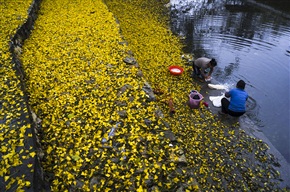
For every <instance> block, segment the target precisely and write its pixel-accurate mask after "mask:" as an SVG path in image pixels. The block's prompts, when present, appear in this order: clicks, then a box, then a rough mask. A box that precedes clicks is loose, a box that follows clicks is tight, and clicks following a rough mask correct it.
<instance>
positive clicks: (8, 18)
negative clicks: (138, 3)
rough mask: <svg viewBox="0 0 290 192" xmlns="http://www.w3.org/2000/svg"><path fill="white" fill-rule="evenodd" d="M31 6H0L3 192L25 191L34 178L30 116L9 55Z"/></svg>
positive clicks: (12, 3)
mask: <svg viewBox="0 0 290 192" xmlns="http://www.w3.org/2000/svg"><path fill="white" fill-rule="evenodd" d="M30 4H31V0H23V1H1V3H0V10H1V14H0V31H1V35H0V85H1V88H0V98H1V99H0V191H7V190H10V191H25V189H28V188H29V187H30V186H31V181H32V178H33V164H32V163H30V161H31V159H32V158H33V157H34V156H35V152H34V151H33V150H34V149H33V147H32V145H31V144H32V143H31V142H32V132H31V129H30V121H29V115H28V111H27V108H26V103H25V100H24V93H23V91H22V89H21V85H20V81H19V78H18V77H17V75H16V71H15V70H14V67H13V64H12V63H11V61H12V57H11V54H10V52H9V42H10V39H11V38H12V36H13V35H14V34H15V32H16V30H17V28H18V27H19V26H20V25H21V24H22V23H23V22H24V21H25V20H26V18H27V10H28V8H29V6H30ZM24 162H25V163H24ZM23 170H25V172H23ZM27 173H28V174H27Z"/></svg>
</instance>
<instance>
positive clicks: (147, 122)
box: [144, 119, 152, 127]
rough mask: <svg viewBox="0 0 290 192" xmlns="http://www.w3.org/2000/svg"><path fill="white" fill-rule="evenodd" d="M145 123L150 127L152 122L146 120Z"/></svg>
mask: <svg viewBox="0 0 290 192" xmlns="http://www.w3.org/2000/svg"><path fill="white" fill-rule="evenodd" d="M144 123H145V124H146V125H147V126H148V127H150V125H151V123H152V121H151V120H149V119H144Z"/></svg>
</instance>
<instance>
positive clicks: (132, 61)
mask: <svg viewBox="0 0 290 192" xmlns="http://www.w3.org/2000/svg"><path fill="white" fill-rule="evenodd" d="M123 61H124V62H125V63H126V64H129V65H135V64H137V61H136V59H135V58H134V57H126V58H125V59H124V60H123Z"/></svg>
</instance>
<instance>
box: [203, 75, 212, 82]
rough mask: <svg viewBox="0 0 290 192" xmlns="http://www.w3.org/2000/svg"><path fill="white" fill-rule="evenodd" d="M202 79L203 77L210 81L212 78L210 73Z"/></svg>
mask: <svg viewBox="0 0 290 192" xmlns="http://www.w3.org/2000/svg"><path fill="white" fill-rule="evenodd" d="M204 79H205V81H210V80H211V79H212V78H211V76H210V75H208V76H206V77H205V78H204Z"/></svg>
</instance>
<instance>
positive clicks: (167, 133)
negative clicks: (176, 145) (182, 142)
mask: <svg viewBox="0 0 290 192" xmlns="http://www.w3.org/2000/svg"><path fill="white" fill-rule="evenodd" d="M164 137H165V138H167V139H169V140H170V141H176V137H175V135H174V133H173V132H172V131H169V130H167V131H164Z"/></svg>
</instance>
